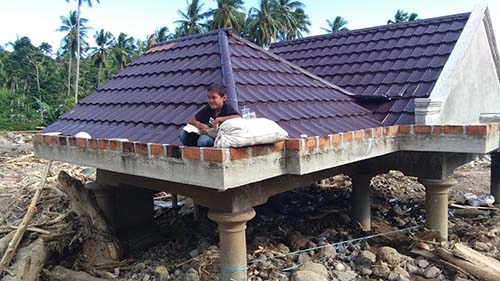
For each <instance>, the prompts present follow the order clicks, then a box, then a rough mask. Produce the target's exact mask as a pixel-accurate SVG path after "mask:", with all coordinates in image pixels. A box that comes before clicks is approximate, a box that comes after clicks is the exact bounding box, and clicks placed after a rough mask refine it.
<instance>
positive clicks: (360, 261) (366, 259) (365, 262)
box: [356, 251, 377, 267]
mask: <svg viewBox="0 0 500 281" xmlns="http://www.w3.org/2000/svg"><path fill="white" fill-rule="evenodd" d="M376 260H377V257H376V256H375V254H374V253H372V252H370V251H361V252H359V254H358V256H357V257H356V264H357V265H359V266H366V267H369V266H371V265H372V264H374V263H375V261H376Z"/></svg>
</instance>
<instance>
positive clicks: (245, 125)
mask: <svg viewBox="0 0 500 281" xmlns="http://www.w3.org/2000/svg"><path fill="white" fill-rule="evenodd" d="M287 137H288V133H287V132H286V131H285V130H283V128H281V127H280V126H279V125H278V124H276V122H274V121H272V120H269V119H266V118H252V119H244V118H234V119H229V120H227V121H225V122H224V123H222V124H221V125H219V130H218V132H217V137H216V138H215V144H214V146H215V147H242V146H252V145H256V144H263V143H274V142H277V141H280V140H284V139H286V138H287Z"/></svg>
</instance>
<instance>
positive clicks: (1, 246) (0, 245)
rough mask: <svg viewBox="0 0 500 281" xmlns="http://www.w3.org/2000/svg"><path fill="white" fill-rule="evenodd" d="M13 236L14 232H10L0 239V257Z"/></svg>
mask: <svg viewBox="0 0 500 281" xmlns="http://www.w3.org/2000/svg"><path fill="white" fill-rule="evenodd" d="M14 234H15V231H11V232H10V233H9V234H7V235H5V236H4V237H2V239H0V256H1V255H3V254H4V253H5V250H7V246H9V242H10V240H12V237H14Z"/></svg>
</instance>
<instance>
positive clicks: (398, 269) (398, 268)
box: [392, 265, 410, 278]
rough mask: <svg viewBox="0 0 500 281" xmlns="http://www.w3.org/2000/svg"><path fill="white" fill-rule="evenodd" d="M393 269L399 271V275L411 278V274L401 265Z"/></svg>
mask: <svg viewBox="0 0 500 281" xmlns="http://www.w3.org/2000/svg"><path fill="white" fill-rule="evenodd" d="M392 271H394V272H396V273H398V274H399V275H401V276H403V277H405V278H410V274H409V273H408V271H406V270H404V269H403V268H402V267H401V266H399V265H396V266H395V267H394V268H393V269H392Z"/></svg>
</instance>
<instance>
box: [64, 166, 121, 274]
mask: <svg viewBox="0 0 500 281" xmlns="http://www.w3.org/2000/svg"><path fill="white" fill-rule="evenodd" d="M58 180H59V183H60V185H61V186H60V187H59V188H60V189H61V190H62V191H63V192H64V193H66V195H68V198H69V199H70V202H71V207H72V209H73V210H74V211H75V213H76V214H77V215H78V219H79V221H80V223H81V226H82V230H83V234H84V241H83V255H82V256H83V262H84V263H87V264H88V265H89V266H102V265H106V264H109V263H113V262H117V261H119V260H121V259H122V257H123V250H122V247H121V245H120V243H119V242H118V239H117V238H116V235H115V232H114V230H113V229H112V228H111V227H110V226H109V225H108V223H107V222H106V219H105V216H104V214H103V212H102V211H101V209H99V207H98V206H97V201H96V199H95V196H94V194H93V193H92V192H91V191H90V190H88V189H86V188H85V187H84V185H83V184H82V183H81V182H80V181H79V180H77V179H74V178H72V177H71V176H69V175H68V174H67V173H65V172H64V171H61V172H60V173H59V175H58Z"/></svg>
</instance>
